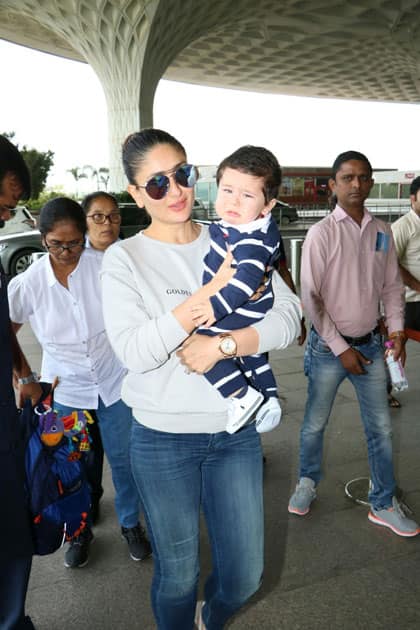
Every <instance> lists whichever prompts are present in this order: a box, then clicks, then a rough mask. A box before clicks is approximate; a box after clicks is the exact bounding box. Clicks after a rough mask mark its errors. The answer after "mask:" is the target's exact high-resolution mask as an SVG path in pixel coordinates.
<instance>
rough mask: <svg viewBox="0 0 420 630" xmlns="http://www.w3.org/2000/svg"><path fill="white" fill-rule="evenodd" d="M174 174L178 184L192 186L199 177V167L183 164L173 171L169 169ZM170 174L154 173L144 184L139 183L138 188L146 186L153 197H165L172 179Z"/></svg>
mask: <svg viewBox="0 0 420 630" xmlns="http://www.w3.org/2000/svg"><path fill="white" fill-rule="evenodd" d="M167 173H168V175H173V176H174V178H175V181H176V183H177V184H179V185H180V186H182V187H183V188H192V187H193V186H194V185H195V184H196V182H197V179H198V169H197V167H196V166H193V165H192V164H183V165H182V166H178V167H177V168H176V169H175V170H173V171H167ZM168 175H165V174H164V173H162V174H161V175H154V176H153V177H151V178H150V179H149V180H148V181H147V182H146V183H145V184H143V186H141V185H140V184H138V185H137V186H136V188H144V189H145V191H146V192H147V194H148V195H149V197H150V198H151V199H154V200H155V201H158V200H159V199H163V198H164V197H165V195H166V194H167V192H168V190H169V184H170V179H169V177H168Z"/></svg>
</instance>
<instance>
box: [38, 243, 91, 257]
mask: <svg viewBox="0 0 420 630" xmlns="http://www.w3.org/2000/svg"><path fill="white" fill-rule="evenodd" d="M44 245H45V247H46V248H47V249H48V251H49V252H50V253H51V254H58V256H60V255H61V254H62V253H63V252H64V250H65V249H68V251H69V252H72V253H73V254H78V253H79V252H81V251H82V250H83V249H84V247H85V244H84V243H83V242H82V243H81V242H80V241H79V242H77V243H73V244H72V245H48V243H47V241H46V240H45V239H44Z"/></svg>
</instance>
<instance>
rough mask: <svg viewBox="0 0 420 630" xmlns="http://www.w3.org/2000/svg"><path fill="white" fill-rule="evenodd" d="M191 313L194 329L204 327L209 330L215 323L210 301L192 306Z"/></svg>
mask: <svg viewBox="0 0 420 630" xmlns="http://www.w3.org/2000/svg"><path fill="white" fill-rule="evenodd" d="M191 312H192V319H193V322H194V325H195V326H196V327H197V326H204V327H205V328H209V327H210V326H211V325H212V324H214V322H215V321H216V318H215V316H214V311H213V307H212V305H211V302H210V300H205V301H204V302H200V303H199V304H194V306H192V307H191Z"/></svg>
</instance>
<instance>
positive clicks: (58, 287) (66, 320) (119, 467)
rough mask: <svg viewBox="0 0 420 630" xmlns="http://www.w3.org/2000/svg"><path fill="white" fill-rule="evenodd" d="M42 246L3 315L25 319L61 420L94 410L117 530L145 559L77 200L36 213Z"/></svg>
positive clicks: (125, 419)
mask: <svg viewBox="0 0 420 630" xmlns="http://www.w3.org/2000/svg"><path fill="white" fill-rule="evenodd" d="M39 229H40V232H41V235H42V241H43V244H44V246H45V248H46V249H47V251H48V254H49V255H48V256H43V257H42V258H40V259H39V260H38V261H36V262H35V263H33V264H32V265H31V266H30V267H29V268H28V269H27V270H26V271H25V272H24V273H22V274H20V275H17V276H16V277H15V278H13V280H12V281H11V282H10V284H9V305H10V318H11V320H12V322H14V328H15V330H18V329H19V328H20V327H21V325H22V324H23V323H24V322H26V321H29V322H30V325H31V328H32V330H33V332H34V333H35V335H36V337H37V339H38V341H39V343H40V345H41V348H42V353H43V354H42V369H41V374H42V379H43V380H44V381H46V382H50V383H52V382H53V381H54V379H55V378H56V377H58V385H57V387H56V389H55V390H54V408H55V409H56V410H57V411H58V412H59V413H60V415H67V414H69V413H70V412H71V411H72V410H74V409H94V410H96V414H97V416H98V418H99V428H100V432H101V436H102V441H103V444H104V447H105V452H106V454H107V457H108V460H109V463H110V466H111V471H112V478H113V482H114V486H115V490H116V496H115V507H116V511H117V516H118V520H119V523H120V525H121V533H122V535H123V536H124V537H125V539H126V540H127V543H128V548H129V553H130V555H131V557H132V558H133V560H142V559H144V558H145V557H147V556H148V555H150V545H149V542H148V540H147V539H146V538H145V534H144V530H143V528H142V527H141V526H140V524H139V510H140V501H139V495H138V491H137V488H136V485H135V483H134V480H133V477H132V473H131V467H130V461H129V451H128V444H129V431H130V427H131V418H132V414H131V409H129V407H127V405H126V404H124V403H123V401H122V400H121V383H122V379H123V376H124V374H125V369H124V368H123V367H122V365H121V363H120V362H119V361H118V359H117V357H116V356H115V354H114V352H113V351H112V349H111V346H110V344H109V342H108V339H107V336H106V334H105V329H104V322H103V317H102V305H101V295H100V284H99V269H100V265H101V262H102V260H101V258H99V257H98V256H97V254H96V253H95V252H94V251H93V250H92V249H85V234H86V217H85V213H84V211H83V210H82V208H81V207H80V205H79V204H78V203H76V202H75V201H73V200H72V199H67V198H65V197H60V198H57V199H53V200H51V201H49V202H48V203H47V204H45V206H44V207H43V208H42V210H41V213H40V218H39ZM92 538H93V535H92V532H91V530H90V528H88V529H87V530H84V531H83V532H82V534H81V535H80V536H79V537H78V538H76V539H74V540H72V542H71V543H70V545H69V547H68V549H67V551H66V554H65V563H64V564H65V566H66V567H68V568H74V567H82V566H84V565H85V564H86V563H87V561H88V555H89V545H90V542H91V540H92Z"/></svg>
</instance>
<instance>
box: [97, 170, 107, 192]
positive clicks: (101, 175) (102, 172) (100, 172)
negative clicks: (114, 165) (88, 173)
mask: <svg viewBox="0 0 420 630" xmlns="http://www.w3.org/2000/svg"><path fill="white" fill-rule="evenodd" d="M98 176H99V182H100V183H101V184H103V185H104V188H105V190H108V182H109V168H107V167H106V166H101V167H100V169H98Z"/></svg>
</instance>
